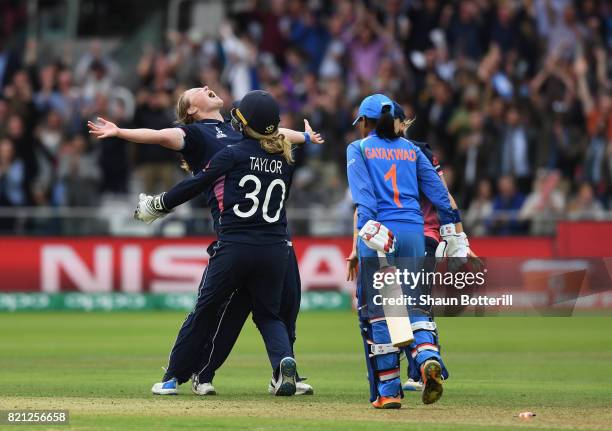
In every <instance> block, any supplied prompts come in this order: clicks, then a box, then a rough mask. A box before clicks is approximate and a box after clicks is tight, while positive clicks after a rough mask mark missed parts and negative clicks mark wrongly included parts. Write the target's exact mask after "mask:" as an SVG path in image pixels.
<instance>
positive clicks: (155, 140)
mask: <svg viewBox="0 0 612 431" xmlns="http://www.w3.org/2000/svg"><path fill="white" fill-rule="evenodd" d="M97 120H98V123H97V124H96V123H94V122H92V121H88V122H87V127H89V134H91V135H93V136H95V137H96V138H98V139H106V138H114V137H115V138H119V139H125V140H126V141H130V142H135V143H137V144H155V145H161V146H162V147H165V148H168V149H171V150H175V151H178V150H180V149H181V148H182V147H183V138H184V136H185V132H183V131H182V130H181V129H179V128H178V127H171V128H167V129H161V130H154V129H123V128H121V127H118V126H117V125H116V124H115V123H113V122H111V121H108V120H106V119H104V118H102V117H98V119H97Z"/></svg>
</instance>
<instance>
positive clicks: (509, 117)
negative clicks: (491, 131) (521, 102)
mask: <svg viewBox="0 0 612 431" xmlns="http://www.w3.org/2000/svg"><path fill="white" fill-rule="evenodd" d="M505 120H506V121H505V125H504V130H503V132H502V136H501V141H500V142H499V154H500V156H501V161H500V168H501V169H500V172H501V174H502V175H506V176H512V177H514V178H516V181H517V183H518V186H519V190H520V191H521V192H523V193H524V192H525V191H527V190H529V188H530V185H531V178H532V173H531V172H532V171H531V169H532V162H531V159H532V156H531V153H532V152H533V149H534V148H535V145H534V144H533V143H532V142H531V136H530V131H529V130H528V128H527V124H526V122H525V119H524V117H523V114H521V112H520V110H519V107H518V106H517V105H512V106H510V108H509V109H508V111H507V112H506V118H505Z"/></svg>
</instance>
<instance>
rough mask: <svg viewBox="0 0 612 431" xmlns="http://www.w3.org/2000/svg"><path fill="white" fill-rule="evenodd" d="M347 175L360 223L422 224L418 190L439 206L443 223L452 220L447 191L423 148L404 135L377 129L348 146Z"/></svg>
mask: <svg viewBox="0 0 612 431" xmlns="http://www.w3.org/2000/svg"><path fill="white" fill-rule="evenodd" d="M347 175H348V180H349V187H350V189H351V195H352V197H353V201H354V202H355V203H356V204H357V214H358V221H357V227H358V228H361V227H362V226H363V225H364V224H365V223H366V222H367V221H368V220H370V219H372V220H377V221H379V222H381V223H385V222H389V221H396V222H407V223H418V224H423V215H422V213H421V208H420V203H419V200H420V198H419V193H420V192H423V194H424V195H425V196H427V198H428V199H429V200H430V201H431V202H432V203H433V204H434V205H435V206H436V208H437V209H438V213H439V215H440V221H441V223H442V224H446V223H452V222H453V213H452V209H451V206H450V201H449V199H448V193H447V191H446V188H445V187H444V184H443V183H442V181H441V180H440V178H439V176H438V175H437V173H436V171H435V170H434V168H433V166H432V165H431V163H430V162H429V160H428V159H427V157H425V155H424V154H423V153H422V151H421V149H420V148H419V147H418V146H417V145H415V144H413V143H412V142H411V141H409V140H407V139H405V138H396V139H392V140H390V139H383V138H379V137H378V136H377V135H376V134H375V133H374V132H373V133H371V134H370V135H368V136H367V137H366V138H364V139H361V140H358V141H355V142H353V143H351V144H350V145H349V146H348V148H347Z"/></svg>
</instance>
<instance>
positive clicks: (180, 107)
mask: <svg viewBox="0 0 612 431" xmlns="http://www.w3.org/2000/svg"><path fill="white" fill-rule="evenodd" d="M190 107H191V101H190V100H189V98H188V97H187V92H186V91H183V92H182V93H181V95H180V96H179V98H178V101H177V102H176V122H177V123H178V124H191V123H193V122H194V118H193V116H191V115H190V114H188V113H187V111H188V110H189V108H190ZM181 169H182V170H184V171H187V172H189V173H191V166H189V163H187V160H185V159H181Z"/></svg>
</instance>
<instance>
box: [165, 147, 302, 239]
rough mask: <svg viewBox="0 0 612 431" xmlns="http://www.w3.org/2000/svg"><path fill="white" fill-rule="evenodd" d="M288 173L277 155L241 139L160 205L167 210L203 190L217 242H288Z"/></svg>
mask: <svg viewBox="0 0 612 431" xmlns="http://www.w3.org/2000/svg"><path fill="white" fill-rule="evenodd" d="M293 171H294V167H293V165H291V164H289V163H287V161H286V160H285V159H284V157H283V156H282V155H280V154H270V153H268V152H266V151H265V150H263V149H262V148H261V145H260V144H259V142H257V141H255V140H253V139H249V138H243V140H242V141H241V142H240V143H238V144H235V145H230V146H227V147H225V148H224V149H222V150H221V151H219V152H218V153H217V154H216V155H215V156H214V157H213V158H212V160H211V161H210V163H209V165H208V166H207V167H206V168H205V169H204V170H203V171H200V172H199V173H198V174H197V175H196V176H194V177H192V178H188V179H186V180H184V181H182V182H181V183H179V184H177V185H176V186H174V187H173V188H172V189H171V190H169V191H168V192H167V193H165V194H164V195H163V204H164V206H165V207H166V209H168V210H170V209H172V208H174V207H176V206H178V205H180V204H182V203H184V202H186V201H188V200H190V199H192V198H194V197H195V196H197V195H198V194H199V193H201V192H203V191H205V190H208V193H209V202H211V203H213V204H215V206H216V207H213V208H212V209H213V211H212V212H213V217H217V219H216V220H215V226H216V227H217V233H218V235H219V239H220V240H221V241H231V242H240V243H245V244H255V245H257V244H275V243H281V242H284V241H287V240H288V235H287V217H286V213H285V201H286V199H287V197H288V195H289V188H290V186H291V180H292V177H293ZM211 185H212V186H213V187H212V189H210V186H211Z"/></svg>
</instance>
